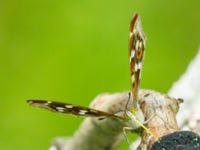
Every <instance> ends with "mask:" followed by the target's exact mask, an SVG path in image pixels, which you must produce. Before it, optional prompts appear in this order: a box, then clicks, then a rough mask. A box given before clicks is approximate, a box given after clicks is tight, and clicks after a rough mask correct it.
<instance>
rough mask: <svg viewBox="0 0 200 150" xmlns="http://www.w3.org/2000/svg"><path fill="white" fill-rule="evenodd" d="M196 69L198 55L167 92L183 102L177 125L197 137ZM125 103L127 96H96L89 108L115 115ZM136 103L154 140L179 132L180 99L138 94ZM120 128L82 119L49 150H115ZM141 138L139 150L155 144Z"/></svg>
mask: <svg viewBox="0 0 200 150" xmlns="http://www.w3.org/2000/svg"><path fill="white" fill-rule="evenodd" d="M199 66H200V52H199V54H198V55H197V57H196V58H195V59H194V61H193V62H192V63H191V65H190V66H189V68H188V70H187V71H186V73H185V74H184V75H183V76H182V77H181V79H180V80H179V81H178V82H177V83H175V85H174V86H173V88H172V89H171V90H170V92H169V94H170V95H172V96H174V97H178V98H183V99H184V100H185V102H184V103H183V104H182V105H183V106H181V111H180V112H179V116H178V121H179V123H180V124H183V125H187V127H189V126H190V127H189V128H190V129H193V131H196V132H197V133H199V128H200V123H199V122H198V121H197V120H198V119H199V118H200V117H199V114H200V113H199V110H200V109H199V108H198V107H199V106H200V104H198V103H200V92H199V91H200V80H199V78H200V69H199ZM127 100H128V93H127V92H124V93H117V94H104V95H100V96H98V97H97V98H96V99H95V100H94V102H93V103H92V105H91V107H93V108H96V109H99V110H103V111H106V112H109V113H115V112H119V111H120V110H124V109H126V104H127ZM139 102H140V106H141V109H142V111H143V113H144V115H145V118H146V120H149V121H147V123H146V126H147V127H148V128H149V129H150V130H151V131H152V132H153V133H154V135H155V136H156V137H157V138H160V137H162V136H163V135H167V134H170V133H172V132H175V131H179V126H178V125H177V122H176V113H177V112H178V108H179V103H180V102H181V99H175V98H172V97H169V96H167V95H164V94H160V93H159V92H155V91H150V90H140V93H139ZM191 108H192V109H191ZM191 110H192V111H191ZM186 112H187V113H186ZM188 112H189V113H188ZM189 114H190V115H189ZM191 114H193V115H191ZM194 114H195V115H194ZM188 116H190V119H188ZM194 116H195V118H196V119H194V120H196V121H194V120H193V119H191V118H194ZM191 120H193V122H195V123H196V124H195V126H194V123H192V125H191ZM189 122H190V123H189ZM123 126H124V122H123V121H120V120H117V119H113V118H105V119H103V120H99V119H97V118H86V119H85V120H84V121H83V123H82V125H81V126H80V128H79V129H78V130H77V131H76V133H75V134H74V136H73V137H71V138H68V139H62V138H58V139H56V140H55V141H54V142H53V144H52V147H54V148H55V147H57V148H56V149H59V150H79V149H81V150H91V149H95V150H105V149H106V150H114V149H117V147H118V146H119V144H120V143H121V142H122V140H123V135H122V128H123ZM191 126H192V127H193V128H192V127H191ZM141 138H142V140H141V143H140V145H139V147H138V149H139V150H148V149H150V147H151V146H152V144H153V143H154V142H155V141H156V140H157V138H155V137H154V136H152V135H150V134H149V133H147V132H145V131H144V132H143V134H142V135H141ZM132 149H135V148H132Z"/></svg>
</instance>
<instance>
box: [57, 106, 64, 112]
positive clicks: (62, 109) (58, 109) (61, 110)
mask: <svg viewBox="0 0 200 150" xmlns="http://www.w3.org/2000/svg"><path fill="white" fill-rule="evenodd" d="M56 110H57V111H59V112H64V110H65V108H64V107H56Z"/></svg>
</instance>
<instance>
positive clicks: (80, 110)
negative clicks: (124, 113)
mask: <svg viewBox="0 0 200 150" xmlns="http://www.w3.org/2000/svg"><path fill="white" fill-rule="evenodd" d="M27 103H29V104H30V105H31V106H34V107H40V108H44V109H47V110H50V111H53V112H60V113H68V114H73V115H76V116H86V117H113V118H118V119H123V118H122V117H120V116H116V115H114V114H110V113H107V112H103V111H100V110H96V109H92V108H87V107H82V106H77V105H73V104H69V103H62V102H55V101H48V100H27Z"/></svg>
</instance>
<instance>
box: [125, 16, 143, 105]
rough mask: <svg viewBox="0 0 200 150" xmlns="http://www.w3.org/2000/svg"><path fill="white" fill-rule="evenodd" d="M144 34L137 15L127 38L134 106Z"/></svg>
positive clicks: (133, 19)
mask: <svg viewBox="0 0 200 150" xmlns="http://www.w3.org/2000/svg"><path fill="white" fill-rule="evenodd" d="M145 38H146V37H145V34H144V32H143V30H142V26H141V20H140V17H139V15H138V14H136V15H135V16H133V18H132V20H131V24H130V38H129V60H130V72H131V81H132V91H131V93H132V96H133V100H134V104H136V103H137V95H138V89H139V84H140V76H141V70H142V60H143V57H144V47H145V41H146V40H145Z"/></svg>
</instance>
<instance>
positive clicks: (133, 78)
mask: <svg viewBox="0 0 200 150" xmlns="http://www.w3.org/2000/svg"><path fill="white" fill-rule="evenodd" d="M131 81H132V83H134V82H135V76H134V75H132V76H131Z"/></svg>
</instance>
